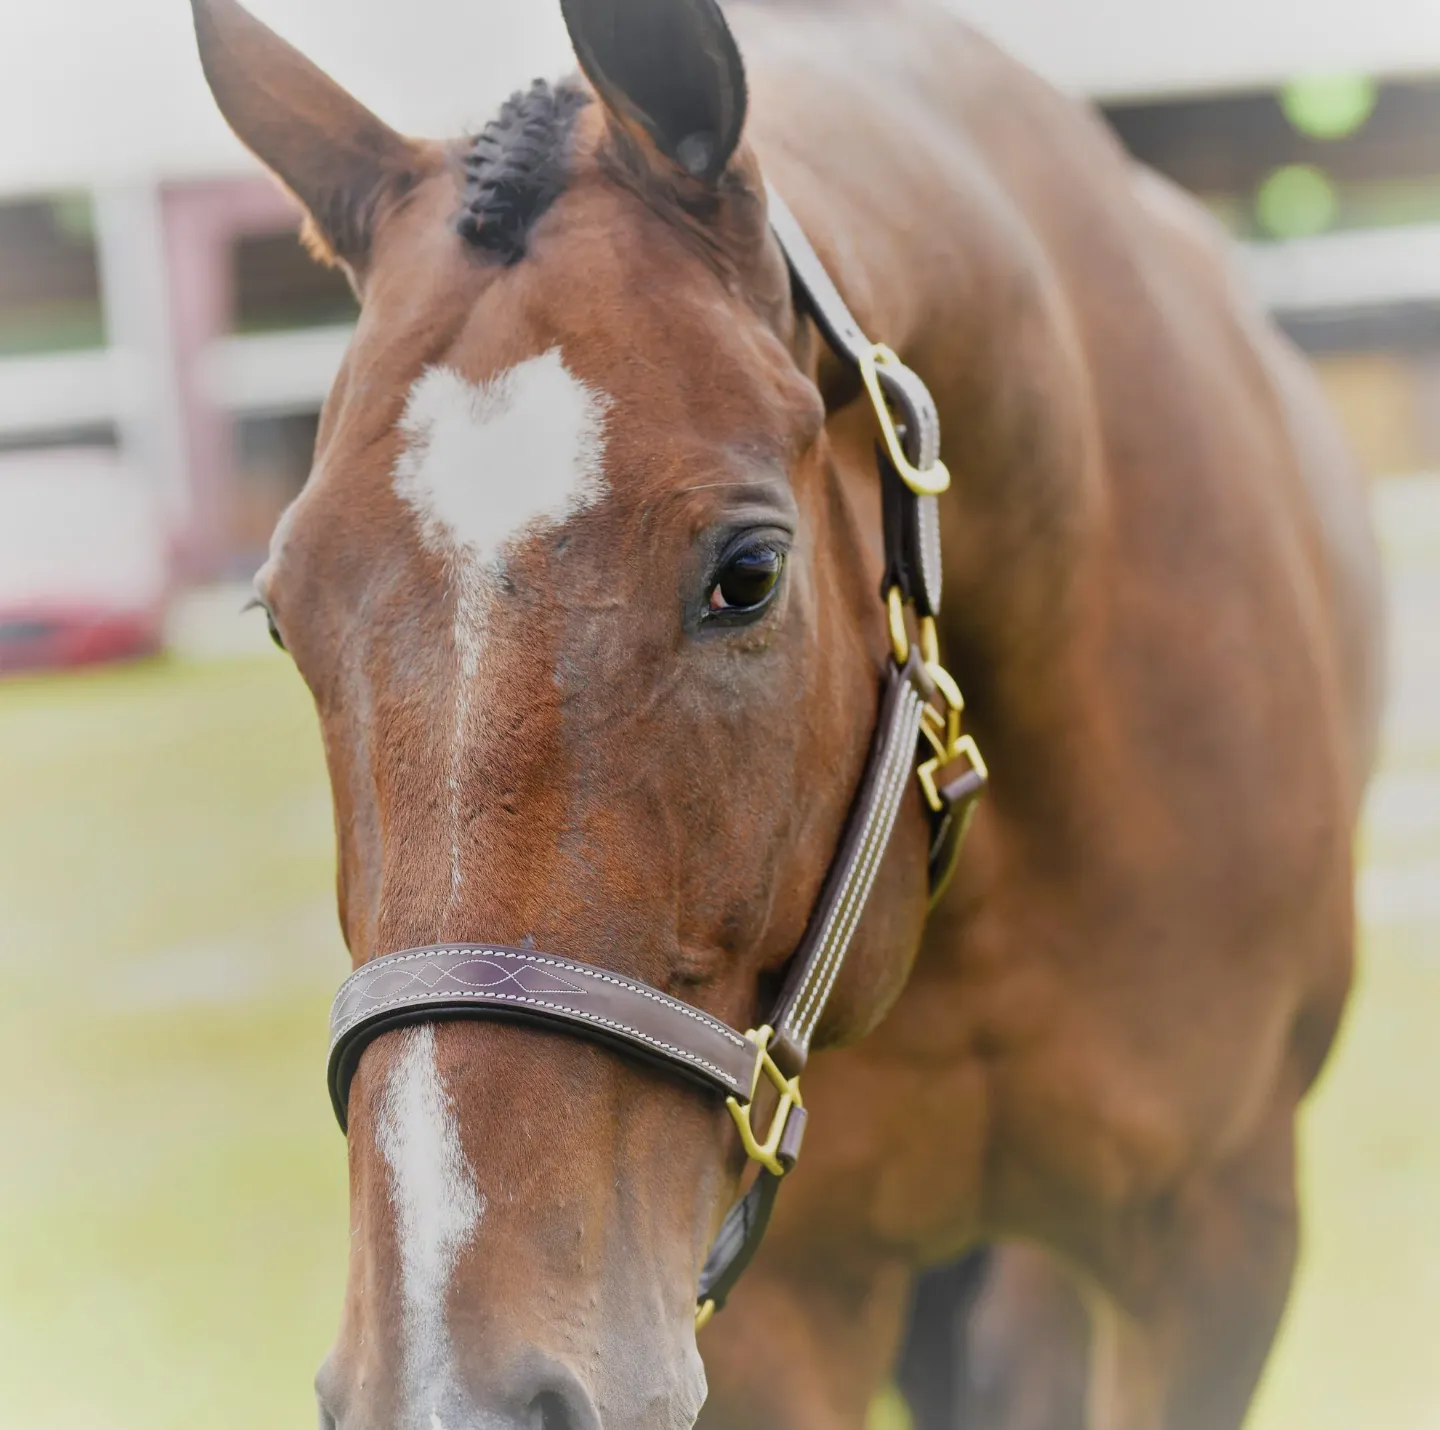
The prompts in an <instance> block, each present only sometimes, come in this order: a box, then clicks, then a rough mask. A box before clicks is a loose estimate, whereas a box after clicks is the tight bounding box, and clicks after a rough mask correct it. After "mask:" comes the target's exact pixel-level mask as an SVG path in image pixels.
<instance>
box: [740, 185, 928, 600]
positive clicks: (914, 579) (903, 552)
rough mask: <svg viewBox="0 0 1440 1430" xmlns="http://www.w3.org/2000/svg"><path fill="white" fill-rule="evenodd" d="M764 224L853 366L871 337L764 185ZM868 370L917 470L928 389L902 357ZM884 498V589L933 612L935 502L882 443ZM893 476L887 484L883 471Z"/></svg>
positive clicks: (804, 299) (810, 310) (923, 455)
mask: <svg viewBox="0 0 1440 1430" xmlns="http://www.w3.org/2000/svg"><path fill="white" fill-rule="evenodd" d="M766 199H767V203H768V206H769V213H770V227H771V228H772V229H773V230H774V233H775V237H776V238H777V239H779V241H780V247H781V248H782V249H784V251H785V259H786V262H787V263H788V264H789V265H790V277H791V280H792V283H793V286H794V288H795V290H796V296H797V298H798V299H799V305H800V307H801V309H802V311H804V312H805V313H807V314H808V315H809V316H810V317H811V318H812V319H814V322H815V326H816V327H817V328H819V329H820V335H821V336H822V337H823V338H824V339H825V341H826V342H827V343H828V344H829V345H830V348H831V350H832V351H833V352H834V353H835V355H836V356H837V357H839V358H843V359H844V360H845V361H846V362H847V363H849V364H850V366H851V367H854V368H856V369H859V368H860V367H861V366H862V364H863V363H864V361H865V359H866V357H867V355H868V354H870V353H872V352H873V351H874V348H875V345H874V344H873V343H872V342H871V341H870V339H869V338H867V337H866V336H865V333H864V330H863V329H862V328H861V327H860V324H859V323H858V322H856V320H855V315H854V314H853V313H852V312H851V311H850V305H849V304H848V303H846V301H845V300H844V298H842V297H841V296H840V290H839V289H838V288H837V287H836V286H835V281H834V279H832V278H831V277H830V273H829V270H828V269H827V268H826V267H825V265H824V264H823V263H822V262H821V261H820V255H819V254H817V253H816V252H815V249H814V246H813V245H812V244H811V242H810V240H809V239H808V238H807V237H806V236H805V230H804V229H803V228H801V227H800V224H799V222H798V221H797V220H796V218H795V215H794V214H793V213H791V212H790V208H789V205H788V204H786V202H785V200H784V199H783V198H781V197H780V195H779V194H778V193H776V192H775V190H774V188H773V187H771V186H769V185H767V186H766ZM876 376H877V377H878V378H879V380H880V385H881V386H882V387H883V388H884V389H885V395H886V396H887V397H888V398H889V399H890V402H891V403H892V405H893V406H894V408H895V410H896V412H897V414H898V417H899V424H898V425H899V429H900V435H901V440H902V441H903V442H904V444H905V455H906V456H907V457H908V458H909V459H910V461H911V462H912V463H914V465H915V466H917V467H919V468H920V469H921V470H922V471H928V470H929V469H930V468H931V467H933V466H934V465H935V463H936V462H937V461H938V460H939V458H940V414H939V411H938V410H937V409H936V406H935V399H934V398H933V397H932V396H931V395H930V389H929V388H928V387H926V386H925V384H924V383H923V382H922V381H921V380H920V378H919V377H918V376H917V375H916V374H915V373H914V372H912V371H911V370H910V369H909V368H908V367H905V366H904V365H903V364H894V365H887V366H885V367H881V368H879V369H878V370H877V372H876ZM878 451H879V458H880V471H881V480H882V482H883V483H884V484H885V487H886V488H887V490H888V491H889V495H888V496H887V498H886V512H887V516H886V527H885V550H886V567H887V569H886V573H885V591H883V592H882V593H881V594H882V596H883V595H884V594H885V593H886V592H888V591H889V589H890V587H891V586H894V585H898V586H899V587H900V589H901V591H902V592H903V593H904V596H905V599H906V601H907V602H909V603H912V604H913V605H914V606H915V608H916V610H917V611H918V612H919V613H920V615H922V616H934V615H938V614H939V612H940V597H941V594H942V580H943V573H942V570H941V561H940V508H939V503H938V502H937V501H936V499H935V498H934V497H928V496H917V495H916V494H915V493H914V492H912V491H911V490H910V489H909V488H908V487H907V486H905V484H904V483H903V482H901V481H900V478H899V476H898V475H896V473H895V471H894V468H893V466H892V465H891V463H890V460H889V458H888V456H886V455H885V453H884V449H883V448H881V449H878ZM887 476H888V477H890V478H893V487H894V489H891V483H890V482H889V481H886V478H887Z"/></svg>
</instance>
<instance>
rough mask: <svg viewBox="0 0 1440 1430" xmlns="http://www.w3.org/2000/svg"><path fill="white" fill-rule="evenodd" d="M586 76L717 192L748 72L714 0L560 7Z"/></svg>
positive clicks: (607, 0)
mask: <svg viewBox="0 0 1440 1430" xmlns="http://www.w3.org/2000/svg"><path fill="white" fill-rule="evenodd" d="M560 8H561V10H562V11H563V12H564V15H565V24H566V27H567V28H568V29H569V31H570V39H571V42H572V43H573V44H574V46H575V54H576V56H577V57H578V59H579V61H580V68H581V69H582V70H584V72H585V75H586V78H588V79H589V81H590V83H591V84H593V85H594V86H595V89H596V91H597V92H598V93H599V95H600V98H601V99H602V100H603V101H604V102H605V105H606V107H607V108H608V109H609V110H610V111H611V113H612V114H613V115H615V116H616V118H618V119H619V120H620V121H621V122H622V123H629V124H636V125H639V126H640V128H641V129H642V130H644V132H645V133H646V134H648V135H649V137H650V138H651V140H652V141H653V142H654V143H655V145H656V147H657V148H658V149H659V150H660V152H661V153H662V154H663V155H664V156H665V157H666V158H667V159H669V160H670V161H671V162H673V163H674V164H676V165H678V166H679V168H680V169H681V170H682V171H683V172H684V173H686V174H688V175H689V176H690V177H691V178H695V179H699V180H702V181H703V182H705V183H711V184H713V183H714V182H715V181H716V180H718V179H719V177H720V175H721V174H722V173H724V171H725V166H726V165H727V164H728V163H729V162H730V159H731V157H732V156H733V155H734V153H735V150H736V148H737V146H738V145H739V143H740V133H741V130H742V129H743V128H744V127H745V106H746V88H745V66H744V64H743V63H742V62H741V59H740V51H739V48H738V47H737V46H736V44H735V37H734V36H733V35H732V34H731V33H730V27H729V26H728V25H727V24H726V23H725V17H724V16H723V15H722V14H721V13H720V7H719V5H717V4H716V3H715V0H560Z"/></svg>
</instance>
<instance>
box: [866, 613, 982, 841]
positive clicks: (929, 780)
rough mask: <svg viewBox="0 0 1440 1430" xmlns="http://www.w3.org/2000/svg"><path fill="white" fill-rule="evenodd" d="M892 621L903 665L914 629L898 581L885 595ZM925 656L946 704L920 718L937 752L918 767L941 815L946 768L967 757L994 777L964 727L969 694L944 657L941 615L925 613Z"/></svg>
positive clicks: (975, 767)
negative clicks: (942, 777)
mask: <svg viewBox="0 0 1440 1430" xmlns="http://www.w3.org/2000/svg"><path fill="white" fill-rule="evenodd" d="M885 604H886V609H887V613H888V617H889V625H890V646H891V654H892V655H893V656H894V657H895V664H896V665H901V666H903V665H904V664H905V662H906V661H908V660H909V659H910V631H909V628H908V627H907V626H906V624H905V598H904V596H903V595H902V594H901V591H900V588H899V587H898V586H892V587H891V588H890V590H889V592H888V593H887V594H886V598H885ZM920 659H921V660H922V661H924V663H925V673H926V674H927V675H928V676H929V677H930V680H931V683H932V684H933V685H934V686H935V689H936V690H937V691H939V693H940V699H941V700H942V701H943V702H944V705H945V709H944V711H943V712H942V711H941V710H939V709H937V708H936V707H935V706H934V705H927V706H926V707H925V709H924V711H923V713H922V715H921V719H920V733H921V734H922V735H923V736H924V737H925V739H926V741H927V742H928V743H929V745H930V748H931V749H932V750H933V751H934V752H935V753H934V755H933V756H932V757H931V758H930V759H928V760H925V761H923V762H922V763H921V764H920V766H919V768H918V769H917V770H916V771H915V775H916V778H917V779H919V781H920V788H921V790H922V791H923V792H924V794H925V803H926V804H928V805H929V806H930V808H931V809H932V810H933V811H934V812H935V813H936V814H943V813H944V811H945V799H944V796H942V795H941V793H940V787H939V784H938V782H937V781H938V776H939V774H940V771H941V770H945V769H949V767H950V766H951V765H953V764H955V763H957V762H958V761H960V760H962V759H963V760H965V761H966V762H967V763H968V764H969V766H970V768H971V770H973V771H974V773H975V774H976V775H977V776H978V777H979V780H980V783H981V784H984V783H985V782H986V781H988V779H989V777H990V772H989V770H988V769H987V768H986V767H985V759H984V756H982V755H981V753H980V747H979V746H978V745H977V744H976V743H975V737H974V736H973V735H965V734H962V733H961V730H960V717H961V716H962V715H963V714H964V713H965V697H964V696H963V695H962V694H961V693H960V687H959V685H957V684H956V682H955V677H954V676H953V675H951V674H950V672H949V671H948V670H946V669H945V667H944V665H942V664H941V662H940V635H939V632H938V631H937V630H936V628H935V617H934V616H925V617H924V618H923V619H922V620H921V622H920Z"/></svg>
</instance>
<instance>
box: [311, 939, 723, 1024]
mask: <svg viewBox="0 0 1440 1430" xmlns="http://www.w3.org/2000/svg"><path fill="white" fill-rule="evenodd" d="M469 957H474V958H477V959H480V958H498V959H505V958H510V959H514V960H516V961H517V962H520V963H534V964H538V965H543V966H544V967H546V968H563V969H564V970H565V971H566V972H567V973H574V974H576V975H578V976H583V977H586V978H593V979H595V980H596V981H597V982H599V983H610V984H613V985H614V986H615V987H616V988H621V989H624V990H625V991H626V992H627V993H635V994H638V995H639V996H640V997H642V998H648V999H649V1000H650V1001H651V1002H652V1003H658V1004H660V1005H661V1007H663V1008H670V1009H673V1010H674V1011H675V1012H676V1013H683V1014H684V1015H685V1016H686V1017H687V1018H693V1019H694V1020H695V1021H696V1022H697V1023H699V1024H701V1025H702V1026H703V1027H706V1028H709V1029H710V1030H711V1031H712V1032H715V1033H719V1034H720V1035H721V1036H722V1037H723V1038H724V1039H725V1040H726V1041H727V1042H728V1043H730V1045H731V1046H732V1047H736V1048H743V1047H745V1046H746V1043H745V1039H744V1038H742V1037H741V1036H740V1035H739V1034H738V1033H737V1032H736V1031H735V1030H734V1029H733V1028H731V1027H729V1026H728V1025H727V1024H725V1023H722V1022H721V1021H720V1020H719V1019H718V1018H712V1017H711V1016H710V1014H708V1013H704V1012H702V1011H701V1010H700V1009H699V1008H692V1007H691V1006H690V1005H689V1004H688V1003H682V1002H680V1000H679V999H678V998H671V997H669V996H668V995H666V994H664V993H661V992H659V991H657V990H656V989H654V988H646V987H644V986H642V985H640V984H638V983H632V982H631V981H629V980H628V979H624V978H618V977H616V976H615V975H614V974H613V973H606V972H605V970H604V969H603V968H591V967H588V966H587V965H585V964H579V963H571V962H569V961H568V960H566V959H562V958H545V957H543V956H541V955H538V954H529V953H515V952H512V951H510V950H509V949H503V948H490V947H488V946H486V945H477V946H476V947H474V948H453V947H452V948H426V949H420V950H417V951H416V952H414V953H391V954H386V955H385V956H384V957H382V958H377V959H373V960H372V961H371V962H369V963H367V964H365V965H364V966H363V967H362V968H358V969H356V971H355V972H354V973H352V974H351V975H350V977H349V978H347V979H346V980H345V982H344V983H342V984H341V985H340V991H339V992H338V993H337V994H336V995H335V1002H334V1004H333V1005H332V1006H333V1007H335V1008H338V1007H339V1006H340V1004H341V1002H342V1001H343V1000H344V998H345V997H346V995H347V994H348V993H349V991H350V989H351V988H352V987H354V986H355V985H357V984H359V983H362V982H365V981H368V980H369V979H370V978H374V977H378V976H379V975H378V970H379V969H380V967H381V965H382V964H383V965H384V966H385V967H386V968H393V967H395V966H396V965H398V964H401V963H411V962H413V961H415V960H417V959H426V958H469ZM550 991H552V992H555V991H558V990H550ZM447 996H448V995H447ZM496 996H497V997H498V996H499V995H498V994H497V995H496ZM362 1016H363V1015H362ZM331 1018H332V1021H333V1018H334V1014H333V1013H332V1014H331ZM639 1036H644V1035H643V1034H641V1035H639Z"/></svg>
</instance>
